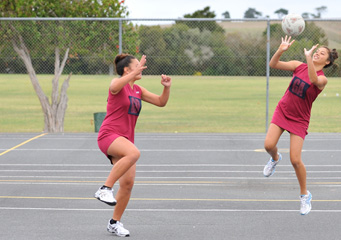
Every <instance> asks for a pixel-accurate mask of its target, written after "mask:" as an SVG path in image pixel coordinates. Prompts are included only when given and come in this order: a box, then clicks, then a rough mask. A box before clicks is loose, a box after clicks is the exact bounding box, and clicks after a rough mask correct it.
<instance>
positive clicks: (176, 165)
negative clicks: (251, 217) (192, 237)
mask: <svg viewBox="0 0 341 240" xmlns="http://www.w3.org/2000/svg"><path fill="white" fill-rule="evenodd" d="M0 166H13V167H16V166H19V167H23V166H25V167H31V166H39V167H109V166H110V165H109V164H67V163H65V164H64V163H63V164H58V163H56V164H54V163H41V164H40V163H39V164H37V163H0ZM264 166H265V164H217V163H212V164H209V163H206V164H139V163H138V164H137V167H264ZM305 166H306V167H319V168H320V167H341V164H338V165H337V164H329V165H309V164H305ZM279 167H292V165H290V164H286V165H282V164H281V165H279Z"/></svg>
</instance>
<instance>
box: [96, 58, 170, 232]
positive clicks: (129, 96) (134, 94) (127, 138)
mask: <svg viewBox="0 0 341 240" xmlns="http://www.w3.org/2000/svg"><path fill="white" fill-rule="evenodd" d="M145 63H146V56H142V58H141V60H140V61H138V60H137V59H136V58H135V57H133V56H131V55H127V54H121V55H118V56H116V58H115V67H116V72H117V74H118V75H120V77H119V78H115V79H113V80H112V81H111V83H110V86H109V93H108V103H107V114H106V116H105V118H104V120H103V123H102V125H101V128H100V130H99V133H98V146H99V148H100V149H101V151H102V152H103V153H104V154H105V155H106V156H107V157H108V158H109V160H110V162H111V164H113V167H112V170H111V172H110V174H109V176H108V178H107V180H106V182H105V184H104V185H103V186H102V187H100V188H99V189H98V191H97V192H96V193H95V198H97V199H98V200H100V201H102V202H104V203H107V204H109V205H111V206H115V210H114V214H113V218H112V219H110V220H109V222H108V226H107V230H108V231H109V232H111V233H114V234H116V235H117V236H121V237H127V236H129V234H130V233H129V231H128V230H127V229H125V228H124V227H123V224H122V223H121V217H122V215H123V212H124V211H125V209H126V207H127V205H128V202H129V199H130V195H131V191H132V188H133V185H134V179H135V173H136V162H137V160H138V159H139V157H140V152H139V150H138V149H137V148H136V146H135V145H134V131H135V125H136V121H137V118H138V116H139V113H140V111H141V100H143V101H145V102H148V103H151V104H154V105H156V106H159V107H163V106H165V105H166V104H167V101H168V98H169V94H170V87H171V78H170V77H168V76H166V75H161V84H162V85H163V86H164V88H163V92H162V94H161V95H156V94H154V93H151V92H149V91H148V90H146V89H145V88H143V87H140V86H138V85H136V84H135V81H137V80H140V79H141V77H142V71H143V70H144V69H146V68H147V67H146V66H144V65H145ZM117 181H119V189H118V191H117V194H116V196H115V197H114V193H113V186H114V184H115V183H116V182H117ZM115 198H116V199H115ZM116 201H117V202H116Z"/></svg>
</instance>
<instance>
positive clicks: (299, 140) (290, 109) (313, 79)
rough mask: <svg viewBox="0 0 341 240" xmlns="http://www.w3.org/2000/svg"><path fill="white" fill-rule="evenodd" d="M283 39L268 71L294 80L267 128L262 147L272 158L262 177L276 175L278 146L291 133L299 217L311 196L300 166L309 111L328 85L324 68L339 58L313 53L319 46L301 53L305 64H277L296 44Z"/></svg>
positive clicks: (320, 50) (327, 51) (308, 206)
mask: <svg viewBox="0 0 341 240" xmlns="http://www.w3.org/2000/svg"><path fill="white" fill-rule="evenodd" d="M290 40H291V37H289V38H288V37H287V36H286V37H285V38H284V39H283V38H282V43H281V45H280V46H279V48H278V50H277V51H276V53H275V54H274V55H273V57H272V59H271V60H270V64H269V65H270V67H271V68H276V69H281V70H287V71H292V72H293V78H292V80H291V82H290V84H289V87H288V89H287V90H286V92H285V94H284V96H283V97H282V99H281V100H280V101H279V103H278V105H277V107H276V110H275V112H274V115H273V117H272V121H271V124H270V126H269V129H268V132H267V135H266V138H265V142H264V147H265V150H266V151H267V152H268V153H269V154H270V156H271V158H270V160H269V162H268V163H267V165H266V166H265V167H264V170H263V174H264V176H265V177H270V176H271V175H272V174H274V172H275V167H276V165H277V163H278V162H279V161H280V160H281V159H282V155H281V154H280V153H279V152H278V149H277V142H278V140H279V138H280V136H281V135H282V133H283V132H284V131H285V130H286V131H288V132H289V133H290V161H291V164H292V165H293V167H294V169H295V172H296V176H297V179H298V182H299V185H300V194H301V197H300V200H301V208H300V212H301V214H302V215H305V214H308V213H309V212H310V210H311V199H312V195H311V193H310V192H309V191H308V190H307V186H306V169H305V166H304V164H303V162H302V158H301V152H302V147H303V141H304V138H305V136H306V135H307V134H308V132H307V130H308V126H309V121H310V113H311V107H312V104H313V102H314V100H315V99H316V98H317V96H318V95H319V94H320V93H321V92H322V90H323V89H324V87H325V86H326V84H327V78H326V77H325V75H324V73H323V70H322V69H323V68H326V67H329V66H331V65H332V64H333V63H334V60H335V59H337V58H338V54H337V52H336V50H335V49H333V50H330V49H329V48H327V47H325V46H323V47H320V48H318V49H317V50H316V52H315V53H313V52H314V50H315V49H316V48H317V46H318V44H317V45H315V46H313V47H312V48H311V49H310V50H306V49H304V54H305V57H306V63H302V62H300V61H288V62H283V61H280V57H281V55H282V54H283V53H284V52H285V51H286V50H288V49H289V47H290V46H291V45H292V44H293V43H294V41H295V40H293V41H290Z"/></svg>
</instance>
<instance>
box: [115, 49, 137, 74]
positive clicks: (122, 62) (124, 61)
mask: <svg viewBox="0 0 341 240" xmlns="http://www.w3.org/2000/svg"><path fill="white" fill-rule="evenodd" d="M132 59H135V57H134V56H132V55H129V54H119V55H117V56H116V57H115V60H114V63H115V70H116V73H117V74H118V75H120V76H122V75H123V73H124V68H125V67H128V66H129V64H130V63H131V60H132Z"/></svg>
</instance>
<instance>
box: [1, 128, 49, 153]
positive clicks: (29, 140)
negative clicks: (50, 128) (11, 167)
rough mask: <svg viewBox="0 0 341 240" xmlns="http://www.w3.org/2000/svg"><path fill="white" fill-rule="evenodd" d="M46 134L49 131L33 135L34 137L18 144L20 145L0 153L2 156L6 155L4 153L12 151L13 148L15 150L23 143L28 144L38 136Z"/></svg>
mask: <svg viewBox="0 0 341 240" xmlns="http://www.w3.org/2000/svg"><path fill="white" fill-rule="evenodd" d="M46 134H47V133H43V134H40V135H38V136H35V137H33V138H30V139H28V140H26V141H25V142H22V143H20V144H18V145H16V146H14V147H12V148H10V149H7V150H6V151H4V152H2V153H0V156H2V155H4V154H6V153H8V152H10V151H12V150H15V149H16V148H18V147H20V146H22V145H24V144H26V143H28V142H31V141H33V140H35V139H37V138H40V137H42V136H45V135H46Z"/></svg>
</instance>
